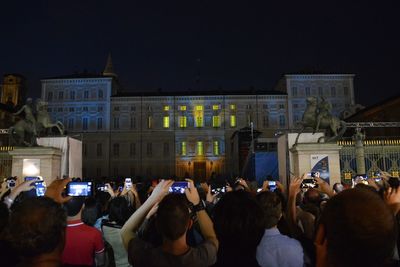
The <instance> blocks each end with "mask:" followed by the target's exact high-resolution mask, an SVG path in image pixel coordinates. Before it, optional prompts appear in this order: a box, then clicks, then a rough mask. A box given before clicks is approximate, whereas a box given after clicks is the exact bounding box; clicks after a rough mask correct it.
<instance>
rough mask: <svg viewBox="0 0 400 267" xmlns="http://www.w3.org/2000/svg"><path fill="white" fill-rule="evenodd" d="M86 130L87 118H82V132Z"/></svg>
mask: <svg viewBox="0 0 400 267" xmlns="http://www.w3.org/2000/svg"><path fill="white" fill-rule="evenodd" d="M87 129H88V118H82V130H84V131H86V130H87Z"/></svg>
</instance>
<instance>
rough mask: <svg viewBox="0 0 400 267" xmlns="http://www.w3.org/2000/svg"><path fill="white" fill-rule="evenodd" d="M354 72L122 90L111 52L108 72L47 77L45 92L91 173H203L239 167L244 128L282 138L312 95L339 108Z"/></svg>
mask: <svg viewBox="0 0 400 267" xmlns="http://www.w3.org/2000/svg"><path fill="white" fill-rule="evenodd" d="M353 79H354V75H352V74H323V75H311V74H307V75H304V74H298V75H293V74H291V75H285V76H284V77H283V78H282V79H281V80H280V81H279V82H278V85H277V87H276V88H275V89H274V90H254V89H253V90H247V91H225V90H215V91H212V92H210V91H203V92H201V91H187V92H172V91H169V92H167V91H165V92H164V91H159V92H123V91H122V90H121V86H120V84H119V82H118V77H117V75H116V74H115V73H114V71H113V68H112V62H111V57H109V58H108V62H107V65H106V68H105V70H104V72H103V73H102V74H97V75H92V74H88V73H83V74H74V75H69V76H60V77H52V78H47V79H43V80H42V81H41V82H42V92H41V93H42V98H43V99H44V100H46V101H47V102H48V111H49V113H50V114H51V116H52V118H53V120H59V121H61V122H62V123H63V124H64V125H65V127H66V130H67V131H68V134H69V135H70V136H72V137H74V136H75V137H76V138H79V139H81V140H82V141H83V176H84V177H88V178H96V177H102V176H111V177H133V176H142V177H160V178H163V177H167V176H169V175H174V174H175V175H177V176H179V177H182V176H184V175H190V176H191V177H194V178H196V179H204V178H208V177H210V175H211V174H212V173H215V174H220V175H236V174H239V173H240V170H239V166H241V162H239V160H240V157H239V154H240V151H239V150H240V148H239V145H238V140H237V138H234V137H235V133H237V132H238V131H239V130H240V129H243V128H245V127H250V126H252V127H253V128H254V129H255V130H257V131H259V132H260V135H259V136H258V138H260V139H262V140H263V142H265V143H267V144H268V143H270V144H275V143H276V137H275V134H276V133H277V132H284V131H288V130H290V129H292V128H295V127H296V122H297V121H300V120H301V116H302V113H303V112H304V109H305V105H306V104H305V99H306V97H308V96H317V97H321V96H323V97H324V98H325V99H327V100H329V101H330V102H331V103H332V105H333V113H334V114H342V113H343V112H344V111H346V110H347V109H349V108H351V107H352V106H354V104H355V102H354V88H353ZM270 147H272V149H273V147H274V146H273V145H272V146H270ZM275 147H276V146H275Z"/></svg>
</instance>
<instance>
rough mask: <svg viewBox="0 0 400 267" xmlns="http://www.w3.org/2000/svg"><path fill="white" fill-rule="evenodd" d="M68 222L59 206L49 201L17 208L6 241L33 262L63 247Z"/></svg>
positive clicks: (44, 199)
mask: <svg viewBox="0 0 400 267" xmlns="http://www.w3.org/2000/svg"><path fill="white" fill-rule="evenodd" d="M66 224H67V220H66V214H65V211H64V209H63V208H62V207H61V205H60V204H58V203H56V202H54V201H53V200H52V199H50V198H47V197H35V198H29V199H27V200H25V201H23V202H20V203H16V204H15V205H14V209H13V212H12V213H10V219H9V225H8V227H7V230H6V236H7V241H9V242H10V244H11V246H12V247H13V249H15V251H16V252H17V253H18V254H19V255H20V256H21V257H22V258H34V257H37V256H40V255H43V254H47V253H51V252H53V251H55V250H56V248H59V249H60V250H61V251H62V249H63V246H64V240H65V239H64V237H65V228H66Z"/></svg>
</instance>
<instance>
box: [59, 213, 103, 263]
mask: <svg viewBox="0 0 400 267" xmlns="http://www.w3.org/2000/svg"><path fill="white" fill-rule="evenodd" d="M103 251H104V243H103V238H102V236H101V232H100V231H99V230H97V229H96V228H94V227H91V226H88V225H86V224H84V223H83V222H82V221H81V220H74V221H68V224H67V230H66V235H65V247H64V251H63V255H62V262H63V264H71V265H85V266H93V263H94V257H95V254H96V253H102V252H103Z"/></svg>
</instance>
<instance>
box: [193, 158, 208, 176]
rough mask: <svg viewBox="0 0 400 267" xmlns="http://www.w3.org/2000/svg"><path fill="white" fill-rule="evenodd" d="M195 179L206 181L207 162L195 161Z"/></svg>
mask: <svg viewBox="0 0 400 267" xmlns="http://www.w3.org/2000/svg"><path fill="white" fill-rule="evenodd" d="M193 174H194V177H193V178H194V180H195V181H205V179H206V162H205V161H203V162H194V173H193Z"/></svg>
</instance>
